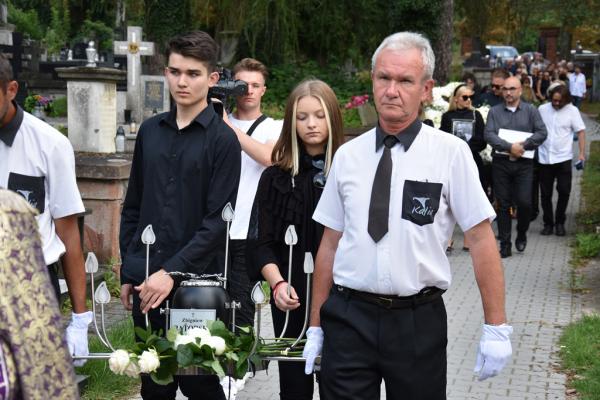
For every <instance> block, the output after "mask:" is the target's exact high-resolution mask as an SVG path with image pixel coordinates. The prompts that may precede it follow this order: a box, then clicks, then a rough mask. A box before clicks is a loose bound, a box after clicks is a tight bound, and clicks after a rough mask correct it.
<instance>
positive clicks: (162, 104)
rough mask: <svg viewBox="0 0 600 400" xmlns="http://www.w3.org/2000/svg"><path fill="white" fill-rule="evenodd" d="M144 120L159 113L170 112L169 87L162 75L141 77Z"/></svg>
mask: <svg viewBox="0 0 600 400" xmlns="http://www.w3.org/2000/svg"><path fill="white" fill-rule="evenodd" d="M140 81H141V88H142V93H141V99H142V101H141V103H142V120H145V119H146V118H149V117H151V116H152V114H153V113H154V112H155V111H156V112H157V113H161V112H165V111H169V87H168V85H167V81H166V79H165V77H164V76H162V75H142V76H141V79H140Z"/></svg>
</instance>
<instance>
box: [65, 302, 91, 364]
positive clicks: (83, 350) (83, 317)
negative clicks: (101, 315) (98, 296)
mask: <svg viewBox="0 0 600 400" xmlns="http://www.w3.org/2000/svg"><path fill="white" fill-rule="evenodd" d="M93 318H94V314H93V313H92V312H91V311H87V312H84V313H81V314H75V313H73V315H72V317H71V322H70V323H69V326H68V327H67V332H66V335H67V346H69V354H70V355H71V356H87V355H88V354H90V351H89V350H88V325H89V324H90V322H92V319H93ZM85 362H86V360H75V361H73V365H74V366H76V367H81V366H82V365H83V364H85Z"/></svg>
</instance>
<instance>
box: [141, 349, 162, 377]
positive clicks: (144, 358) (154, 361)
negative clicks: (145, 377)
mask: <svg viewBox="0 0 600 400" xmlns="http://www.w3.org/2000/svg"><path fill="white" fill-rule="evenodd" d="M138 362H139V364H140V372H144V373H147V374H149V373H150V372H154V371H156V370H157V369H158V367H159V366H160V360H159V359H158V354H157V353H156V350H154V349H150V350H146V351H144V352H143V353H142V355H141V356H140V358H139V361H138Z"/></svg>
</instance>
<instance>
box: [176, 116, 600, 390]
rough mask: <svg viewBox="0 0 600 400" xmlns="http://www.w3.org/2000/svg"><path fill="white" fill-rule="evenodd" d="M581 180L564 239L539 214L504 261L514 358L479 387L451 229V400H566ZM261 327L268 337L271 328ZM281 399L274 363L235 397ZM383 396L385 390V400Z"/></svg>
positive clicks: (473, 309)
mask: <svg viewBox="0 0 600 400" xmlns="http://www.w3.org/2000/svg"><path fill="white" fill-rule="evenodd" d="M585 122H586V125H587V127H588V134H589V135H588V141H589V140H594V139H595V140H598V139H599V137H598V133H599V132H600V129H599V127H598V125H597V124H595V123H594V122H592V121H591V120H590V119H589V118H585ZM580 176H581V173H580V172H579V171H575V170H574V179H573V191H572V195H571V200H570V202H569V209H568V211H567V212H568V215H567V225H566V228H567V234H568V236H567V237H557V236H541V235H540V234H539V231H540V230H541V228H542V226H541V225H542V222H541V216H540V217H538V219H537V220H536V221H535V222H533V223H532V224H531V228H530V231H529V235H528V245H527V249H526V250H525V252H524V253H519V252H517V251H516V250H514V249H513V256H512V257H510V258H507V259H504V260H503V264H504V269H505V277H506V306H507V314H508V318H509V322H510V324H512V326H513V327H514V334H513V336H512V343H513V358H512V360H511V362H510V364H509V365H508V366H507V368H506V369H505V370H504V371H503V372H502V374H501V375H500V376H498V377H495V378H492V379H489V380H487V381H484V382H478V381H477V379H476V378H475V377H474V375H473V372H472V370H473V367H474V364H475V356H476V353H477V345H478V341H479V337H480V335H481V324H482V323H483V313H482V309H481V300H480V296H479V291H478V289H477V285H476V283H475V279H474V275H473V269H472V264H471V259H470V257H469V254H468V253H467V252H463V251H462V250H460V249H461V247H462V234H461V233H459V231H458V230H457V231H456V233H455V246H454V247H455V250H454V251H453V253H452V254H451V255H450V256H449V257H450V261H451V264H452V269H453V279H454V282H453V284H452V287H451V289H450V290H449V291H448V292H447V293H446V294H445V295H444V300H445V303H446V306H447V310H448V337H449V342H448V399H450V400H459V399H460V400H463V399H477V400H488V399H490V400H491V399H507V398H510V399H536V400H538V399H565V381H566V377H565V375H563V374H561V373H559V372H557V366H558V363H559V359H558V355H557V351H558V347H557V340H558V338H559V336H560V334H561V331H562V328H563V327H564V326H565V325H567V324H569V323H570V322H571V321H573V320H575V319H577V318H578V317H579V316H580V314H581V306H580V302H579V301H578V299H577V298H576V297H574V296H573V295H572V293H571V291H570V290H569V279H570V268H569V265H568V260H569V254H570V248H569V241H571V240H572V236H571V235H572V233H573V232H574V229H575V226H574V214H575V212H576V211H577V208H578V205H579V180H580ZM515 225H516V223H513V229H515ZM514 235H516V232H515V233H514ZM513 237H514V236H513ZM264 312H265V314H264V319H263V320H266V321H270V317H269V312H268V310H264ZM264 329H265V332H272V327H271V325H270V323H269V324H267V326H265V327H264ZM278 393H279V380H278V376H277V368H276V365H275V363H271V366H270V368H269V371H268V375H267V374H266V373H265V372H260V373H258V374H257V375H256V376H255V377H254V378H252V379H250V380H249V381H248V383H247V384H246V387H245V389H244V390H243V391H242V392H241V393H239V394H238V396H237V399H239V400H271V399H272V400H276V399H279V395H278ZM384 393H385V392H384V390H383V389H382V398H385V394H384ZM180 398H181V399H184V397H183V396H179V397H178V399H180ZM318 398H319V397H318V394H317V393H316V390H315V399H318Z"/></svg>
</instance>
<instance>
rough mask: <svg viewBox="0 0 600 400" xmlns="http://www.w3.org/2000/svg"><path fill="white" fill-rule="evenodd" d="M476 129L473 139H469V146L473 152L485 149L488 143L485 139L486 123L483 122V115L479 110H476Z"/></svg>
mask: <svg viewBox="0 0 600 400" xmlns="http://www.w3.org/2000/svg"><path fill="white" fill-rule="evenodd" d="M474 128H475V130H474V132H473V136H472V137H471V140H469V147H470V148H471V151H472V152H473V153H479V152H480V151H481V150H483V149H485V146H486V143H485V140H484V139H483V130H484V129H485V124H484V123H483V117H482V116H481V114H480V113H479V111H477V110H475V126H474Z"/></svg>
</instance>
